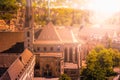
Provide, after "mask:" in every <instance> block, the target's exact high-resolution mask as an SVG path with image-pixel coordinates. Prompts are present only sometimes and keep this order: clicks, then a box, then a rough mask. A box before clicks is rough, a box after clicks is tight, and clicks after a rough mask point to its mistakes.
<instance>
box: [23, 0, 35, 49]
mask: <svg viewBox="0 0 120 80" xmlns="http://www.w3.org/2000/svg"><path fill="white" fill-rule="evenodd" d="M33 23H34V21H33V10H32V1H31V0H26V11H25V25H24V48H25V49H26V48H27V49H29V50H30V51H33V41H34V25H33Z"/></svg>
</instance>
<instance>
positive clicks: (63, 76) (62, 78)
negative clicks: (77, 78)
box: [59, 74, 71, 80]
mask: <svg viewBox="0 0 120 80" xmlns="http://www.w3.org/2000/svg"><path fill="white" fill-rule="evenodd" d="M59 80H71V78H70V77H69V76H68V75H66V74H62V75H61V76H60V78H59Z"/></svg>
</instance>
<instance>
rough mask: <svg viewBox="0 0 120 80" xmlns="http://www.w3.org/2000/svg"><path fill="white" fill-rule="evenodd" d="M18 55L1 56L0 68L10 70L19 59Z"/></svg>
mask: <svg viewBox="0 0 120 80" xmlns="http://www.w3.org/2000/svg"><path fill="white" fill-rule="evenodd" d="M18 56H19V55H17V54H12V53H11V54H7V53H6V54H2V53H1V54H0V67H2V68H3V67H4V68H8V67H10V65H11V64H12V63H13V62H14V61H15V60H16V59H17V57H18Z"/></svg>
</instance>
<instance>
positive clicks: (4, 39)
mask: <svg viewBox="0 0 120 80" xmlns="http://www.w3.org/2000/svg"><path fill="white" fill-rule="evenodd" d="M23 41H24V33H23V32H0V52H3V51H5V50H7V49H9V48H11V47H12V46H13V45H15V44H16V43H17V42H23Z"/></svg>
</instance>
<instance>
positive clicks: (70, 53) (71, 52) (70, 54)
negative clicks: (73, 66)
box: [69, 48, 73, 62]
mask: <svg viewBox="0 0 120 80" xmlns="http://www.w3.org/2000/svg"><path fill="white" fill-rule="evenodd" d="M72 54H73V49H72V48H70V49H69V56H70V57H69V60H70V62H71V61H72Z"/></svg>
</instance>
